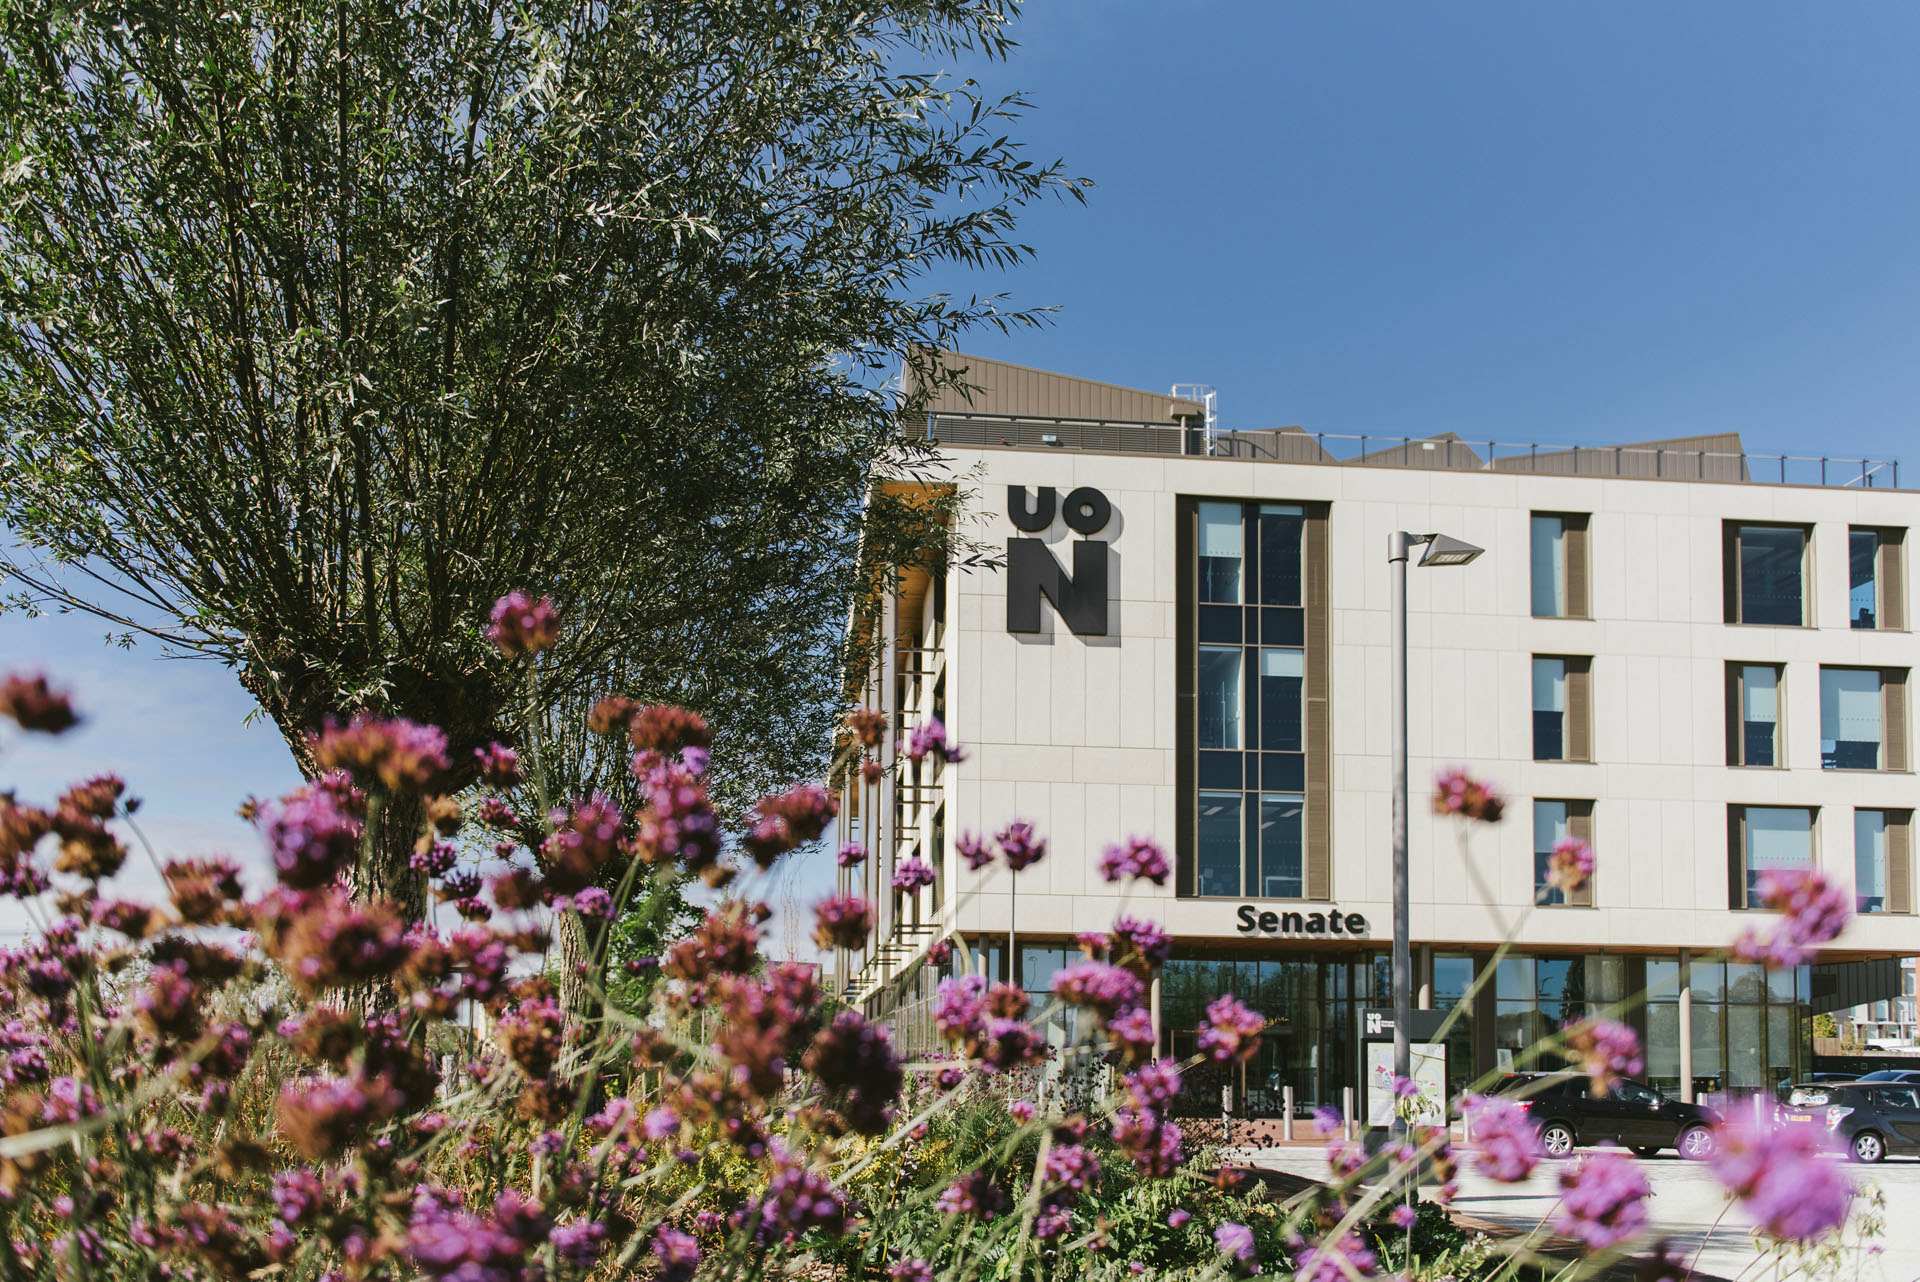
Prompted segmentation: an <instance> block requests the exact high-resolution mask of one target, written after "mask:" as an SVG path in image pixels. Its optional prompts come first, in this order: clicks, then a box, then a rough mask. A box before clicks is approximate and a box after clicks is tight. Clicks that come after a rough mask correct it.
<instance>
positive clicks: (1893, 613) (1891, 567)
mask: <svg viewBox="0 0 1920 1282" xmlns="http://www.w3.org/2000/svg"><path fill="white" fill-rule="evenodd" d="M1906 544H1907V532H1906V531H1905V530H1882V531H1880V564H1879V566H1878V567H1876V568H1877V569H1878V571H1879V577H1880V584H1879V587H1880V619H1879V623H1880V626H1881V627H1883V628H1888V629H1891V630H1892V631H1895V632H1904V631H1906V627H1907V580H1906V572H1907V558H1906Z"/></svg>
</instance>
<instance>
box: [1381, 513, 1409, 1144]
mask: <svg viewBox="0 0 1920 1282" xmlns="http://www.w3.org/2000/svg"><path fill="white" fill-rule="evenodd" d="M1412 542H1413V539H1412V536H1411V535H1409V534H1408V533H1407V532H1406V531H1405V530H1395V531H1394V532H1393V533H1392V534H1391V535H1389V536H1388V537H1387V564H1388V565H1389V566H1390V567H1391V569H1392V573H1393V585H1392V590H1391V592H1390V594H1389V595H1390V597H1391V599H1392V602H1393V622H1392V626H1391V627H1389V628H1388V629H1387V633H1388V637H1389V643H1390V645H1391V646H1392V656H1391V661H1390V671H1391V676H1390V677H1389V683H1390V685H1391V689H1392V693H1391V704H1390V706H1391V714H1390V715H1391V717H1392V720H1393V1075H1394V1077H1395V1078H1396V1079H1402V1080H1404V1079H1406V1078H1408V1077H1411V1076H1412V1075H1413V1062H1412V1061H1413V1052H1412V1049H1411V1048H1410V1047H1409V1045H1408V1042H1407V1025H1408V1024H1409V1023H1410V1022H1411V1021H1412V1001H1411V996H1412V992H1413V950H1412V946H1411V944H1410V943H1409V940H1408V935H1409V931H1410V928H1409V925H1408V921H1407V918H1408V916H1409V910H1408V906H1407V556H1408V552H1409V550H1410V547H1411V545H1412ZM1391 1126H1392V1130H1393V1137H1394V1139H1395V1140H1399V1139H1401V1138H1403V1137H1404V1136H1405V1135H1406V1122H1405V1121H1404V1120H1403V1119H1402V1118H1401V1116H1400V1108H1399V1102H1398V1097H1397V1096H1396V1098H1395V1104H1394V1110H1393V1116H1392V1119H1391Z"/></svg>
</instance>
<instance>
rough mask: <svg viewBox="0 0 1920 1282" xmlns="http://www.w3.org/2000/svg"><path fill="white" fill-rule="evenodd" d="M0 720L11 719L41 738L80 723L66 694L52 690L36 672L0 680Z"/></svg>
mask: <svg viewBox="0 0 1920 1282" xmlns="http://www.w3.org/2000/svg"><path fill="white" fill-rule="evenodd" d="M0 717H10V718H12V720H13V721H14V722H15V723H17V724H18V725H19V727H20V728H21V729H22V730H33V731H36V732H38V733H40V734H60V733H62V732H64V731H67V730H71V729H72V728H73V727H74V726H76V725H78V724H79V722H80V718H79V717H78V716H76V715H75V714H74V711H73V700H72V698H71V697H70V696H69V695H68V694H67V693H66V692H65V691H64V690H55V689H53V688H52V687H51V686H49V685H48V684H47V679H46V677H45V676H44V675H42V674H40V673H37V672H9V673H7V674H6V675H5V676H4V677H0Z"/></svg>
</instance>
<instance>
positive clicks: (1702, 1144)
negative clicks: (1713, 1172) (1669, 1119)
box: [1674, 1126, 1713, 1162]
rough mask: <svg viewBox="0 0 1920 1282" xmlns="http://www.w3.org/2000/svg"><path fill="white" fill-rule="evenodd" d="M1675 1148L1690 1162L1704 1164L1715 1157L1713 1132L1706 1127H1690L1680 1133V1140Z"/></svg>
mask: <svg viewBox="0 0 1920 1282" xmlns="http://www.w3.org/2000/svg"><path fill="white" fill-rule="evenodd" d="M1674 1147H1675V1148H1677V1149H1679V1150H1680V1156H1681V1157H1684V1158H1686V1159H1687V1160H1688V1161H1690V1162H1704V1161H1706V1160H1707V1159H1708V1158H1710V1157H1712V1156H1713V1132H1712V1131H1710V1130H1708V1129H1707V1128H1706V1127H1704V1126H1689V1127H1688V1128H1687V1129H1686V1130H1684V1131H1682V1132H1680V1140H1679V1142H1678V1143H1677V1144H1675V1145H1674Z"/></svg>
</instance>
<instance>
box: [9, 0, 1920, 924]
mask: <svg viewBox="0 0 1920 1282" xmlns="http://www.w3.org/2000/svg"><path fill="white" fill-rule="evenodd" d="M1018 34H1019V38H1020V39H1021V41H1022V47H1021V49H1020V50H1019V51H1017V53H1016V54H1015V57H1014V60H1013V61H1012V63H1011V64H1008V65H996V66H992V67H989V68H985V69H984V70H983V71H982V73H981V74H983V76H984V77H985V79H986V80H987V82H988V83H989V85H991V86H994V87H998V88H1002V89H1004V88H1013V87H1019V88H1022V89H1024V90H1026V91H1027V92H1028V93H1029V94H1030V96H1031V97H1032V98H1033V99H1034V110H1033V112H1032V114H1031V116H1030V117H1029V119H1028V121H1027V122H1026V123H1025V125H1024V126H1023V127H1022V128H1021V130H1020V131H1019V133H1020V136H1023V137H1025V138H1027V139H1028V140H1029V141H1030V144H1031V149H1032V153H1033V154H1034V155H1035V156H1036V157H1050V156H1054V155H1060V156H1064V157H1065V158H1067V160H1068V161H1069V162H1070V164H1071V165H1072V167H1073V168H1074V170H1075V171H1076V172H1077V173H1080V174H1082V175H1084V176H1086V177H1089V178H1091V179H1093V180H1094V182H1095V183H1096V187H1095V188H1094V190H1093V192H1092V193H1091V195H1090V200H1089V203H1088V205H1087V206H1086V207H1084V208H1082V207H1080V206H1077V205H1072V204H1058V205H1055V204H1047V205H1043V206H1040V207H1037V208H1036V209H1035V210H1034V211H1033V212H1032V213H1031V215H1030V216H1029V217H1028V219H1027V220H1026V221H1025V223H1024V225H1023V227H1022V232H1021V234H1022V238H1023V239H1025V240H1027V241H1029V242H1030V243H1032V244H1033V246H1034V248H1035V249H1036V251H1037V253H1038V257H1037V259H1036V261H1035V262H1034V263H1032V264H1031V265H1028V266H1025V267H1022V268H1020V269H1018V270H1016V271H1014V272H1012V273H1010V274H1007V275H1004V276H1002V275H997V274H995V275H987V276H977V277H971V278H962V277H958V276H954V275H942V276H941V277H939V278H937V281H936V283H937V284H938V285H940V286H942V287H945V288H950V289H953V290H955V291H981V292H987V291H995V290H1002V289H1005V290H1010V291H1012V292H1013V293H1014V295H1015V297H1016V300H1017V301H1018V302H1020V303H1023V304H1027V305H1039V304H1052V305H1056V306H1057V307H1058V308H1059V311H1058V312H1057V313H1056V315H1055V317H1054V323H1053V324H1052V325H1051V326H1050V327H1048V328H1047V329H1044V330H1042V331H1039V332H1037V333H1034V332H1029V333H1021V334H1016V335H1013V336H1011V337H1002V336H999V335H994V334H983V335H981V336H979V337H978V338H977V339H975V340H974V341H972V342H970V343H969V344H967V346H968V348H969V350H972V351H975V352H978V353H980V354H982V355H989V356H998V357H1003V358H1006V359H1011V360H1017V361H1020V362H1022V363H1026V364H1032V365H1038V366H1041V367H1044V368H1052V369H1059V370H1064V371H1069V372H1072V373H1077V374H1082V375H1086V376H1089V377H1095V378H1104V379H1110V380H1113V381H1116V382H1122V383H1129V384H1135V385H1139V386H1145V387H1159V388H1164V387H1166V386H1167V385H1169V384H1170V383H1172V382H1174V381H1189V380H1191V381H1201V382H1207V383H1212V384H1214V385H1215V386H1216V387H1218V388H1219V390H1220V398H1221V409H1222V416H1223V418H1224V420H1225V421H1226V422H1228V423H1229V424H1231V425H1235V426H1272V425H1276V424H1283V423H1299V424H1303V425H1305V426H1307V427H1309V428H1312V429H1316V430H1321V431H1327V432H1347V433H1361V432H1366V433H1395V434H1398V433H1414V434H1424V433H1428V432H1438V431H1448V430H1451V431H1456V432H1460V433H1462V434H1464V435H1468V436H1477V437H1489V436H1491V437H1496V438H1499V439H1502V440H1528V439H1540V440H1544V441H1582V442H1585V441H1620V440H1635V439H1646V438H1650V437H1659V436H1671V435H1683V434H1689V433H1694V432H1704V431H1726V430H1736V431H1739V432H1741V433H1742V434H1743V435H1744V437H1745V439H1746V441H1747V443H1748V446H1749V448H1751V449H1755V450H1765V451H1787V452H1794V453H1819V452H1822V451H1827V452H1833V453H1839V454H1849V455H1858V454H1870V455H1876V456H1881V455H1889V454H1891V455H1896V456H1897V455H1899V454H1901V453H1902V452H1903V451H1904V450H1905V449H1906V445H1907V439H1908V436H1909V433H1908V431H1907V423H1908V419H1909V414H1910V407H1911V406H1912V405H1913V404H1915V403H1916V400H1920V359H1916V357H1920V327H1917V326H1916V325H1915V323H1914V319H1915V314H1916V308H1915V303H1916V301H1917V300H1920V236H1916V229H1920V163H1916V154H1915V153H1916V150H1920V141H1917V139H1920V131H1916V128H1915V124H1916V122H1920V76H1916V75H1914V74H1913V65H1914V53H1915V50H1916V47H1920V6H1915V5H1912V4H1910V3H1898V4H1896V3H1853V4H1846V5H1838V6H1814V5H1805V4H1779V3H1764V2H1752V0H1748V2H1744V3H1739V4H1733V3H1703V2H1701V0H1689V3H1687V4H1684V5H1660V6H1656V5H1652V4H1646V3H1627V4H1618V5H1604V6H1603V5H1591V6H1572V5H1557V4H1541V3H1538V2H1537V0H1535V2H1532V3H1525V4H1519V3H1484V2H1481V0H1476V2H1475V3H1472V4H1464V5H1395V6H1384V5H1347V4H1330V3H1322V4H1305V3H1292V2H1286V3H1278V2H1276V3H1234V4H1228V3H1202V2H1199V0H1043V2H1041V3H1036V4H1034V5H1033V6H1032V7H1031V9H1030V11H1029V13H1028V14H1027V16H1026V17H1025V18H1024V19H1023V20H1022V22H1021V23H1020V24H1019V29H1018ZM1907 462H1908V463H1909V464H1910V465H1911V466H1913V467H1920V452H1917V453H1915V455H1914V457H1913V458H1912V459H1910V460H1907ZM1910 478H1911V479H1910ZM1902 479H1903V481H1905V482H1906V483H1907V484H1908V485H1910V486H1912V485H1920V473H1909V475H1908V476H1905V477H1903V478H1902ZM102 633H103V629H102V628H101V627H100V626H99V625H96V624H93V623H91V622H88V621H86V620H81V619H71V618H68V619H41V620H25V619H21V618H18V617H10V616H0V664H4V665H6V666H9V667H12V666H25V665H32V666H42V667H46V668H48V669H50V670H52V671H53V672H55V673H56V674H57V675H58V676H59V677H61V678H62V679H64V680H66V681H68V682H69V683H71V684H73V685H74V686H76V687H77V689H78V691H79V693H80V695H81V697H82V699H83V701H84V702H85V704H86V705H87V707H88V710H89V712H90V713H91V715H92V721H91V723H90V725H89V726H88V728H87V729H86V730H84V731H83V732H81V733H80V734H78V735H76V736H73V737H72V738H70V739H68V740H65V741H62V742H60V743H58V744H56V745H52V746H49V745H48V744H47V743H46V742H45V741H44V740H39V741H31V742H24V743H23V742H19V741H17V740H11V739H0V781H4V782H0V786H14V785H17V786H19V787H20V788H21V790H22V792H23V793H25V794H26V795H28V796H42V795H45V794H46V793H48V792H50V791H51V790H52V789H53V788H55V787H56V786H58V785H59V784H61V783H63V782H64V781H66V780H68V779H71V778H73V777H76V776H78V775H81V774H85V773H89V772H92V771H96V770H100V769H115V770H119V771H120V772H121V773H123V774H125V775H126V776H127V777H128V778H129V779H130V780H131V781H132V783H133V786H134V791H135V792H137V793H139V794H141V795H143V796H145V797H147V798H148V800H149V811H148V813H149V815H150V826H151V828H152V830H153V831H154V832H155V834H156V835H157V837H158V838H159V841H160V843H161V844H162V845H163V846H165V847H166V848H167V850H168V851H169V852H175V853H179V852H189V851H205V850H209V849H217V848H225V849H228V850H231V851H233V852H234V853H238V854H242V855H245V856H252V855H254V853H255V851H256V849H257V847H256V843H255V842H254V840H253V838H252V834H251V833H250V832H249V831H248V830H247V828H246V827H245V825H243V824H241V823H240V822H239V821H238V820H237V819H236V818H234V816H233V807H234V805H235V803H236V802H237V801H238V800H239V798H240V797H241V796H242V795H244V794H246V793H249V792H257V793H262V794H271V793H274V792H277V791H280V790H283V789H284V788H286V787H287V786H289V785H290V784H291V783H292V782H293V780H294V772H293V768H292V765H291V762H290V760H289V759H288V757H287V754H286V751H285V749H284V747H283V746H282V745H281V743H280V740H279V737H278V735H277V734H276V733H275V731H274V730H273V729H272V727H271V726H269V725H265V724H256V725H251V726H249V725H246V724H244V718H245V716H246V714H247V712H248V708H249V701H248V700H247V699H246V697H245V696H244V695H243V694H242V693H241V692H240V690H239V687H238V686H237V684H235V682H234V681H233V679H232V675H231V674H230V673H228V672H226V671H224V670H222V669H220V668H218V667H216V666H212V665H208V664H203V663H189V662H179V661H174V662H162V661H159V660H157V659H156V658H155V657H154V656H153V655H152V654H151V653H150V652H149V651H146V650H139V649H137V650H135V651H133V652H122V651H119V650H113V649H108V648H106V647H105V646H104V645H103V644H102V643H101V636H102ZM827 862H828V861H825V860H820V861H816V862H815V865H814V866H812V867H809V868H806V869H802V870H796V871H795V874H794V875H793V881H794V882H795V883H796V886H795V889H794V890H793V891H792V892H790V897H794V898H801V899H804V897H805V896H804V894H803V893H802V891H801V889H800V888H801V887H804V886H807V885H811V884H813V883H815V882H817V881H819V880H820V879H821V878H822V877H823V876H829V875H830V873H827V871H826V868H825V864H826V863H827ZM6 924H7V923H5V922H0V927H4V926H5V925H6Z"/></svg>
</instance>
